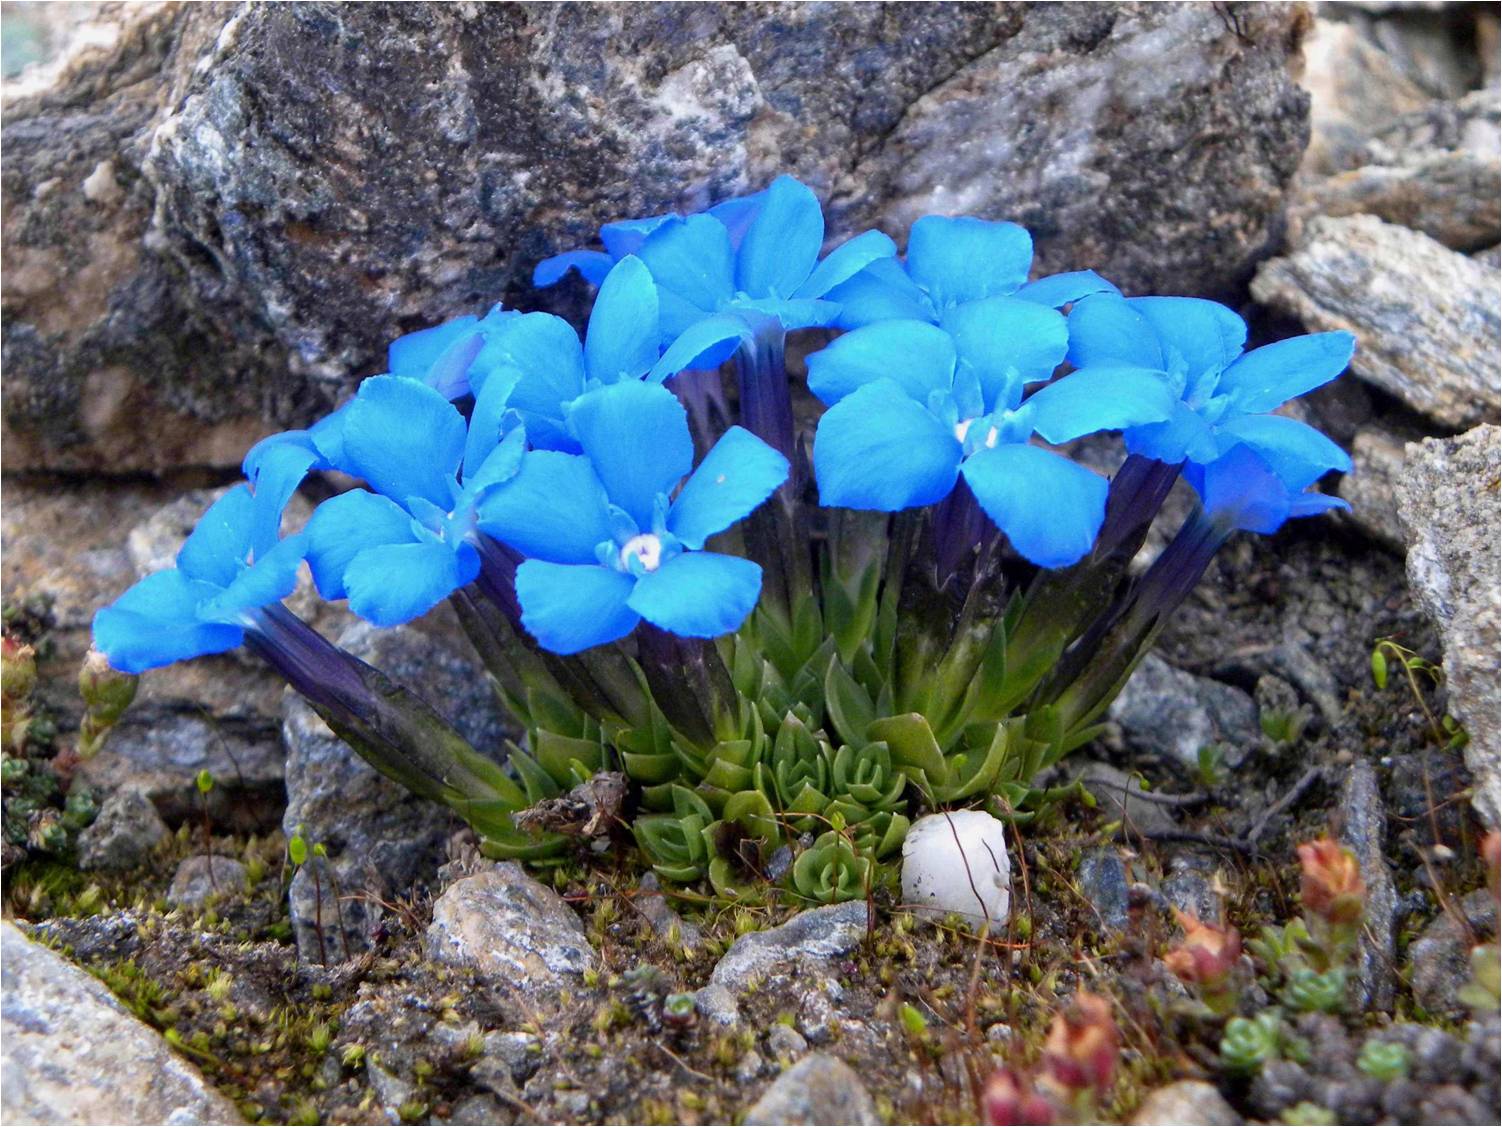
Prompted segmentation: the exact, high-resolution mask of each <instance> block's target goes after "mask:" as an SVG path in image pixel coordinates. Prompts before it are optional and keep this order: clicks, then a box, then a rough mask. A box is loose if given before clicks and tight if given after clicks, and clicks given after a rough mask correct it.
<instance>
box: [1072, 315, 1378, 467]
mask: <svg viewBox="0 0 1502 1127" xmlns="http://www.w3.org/2000/svg"><path fill="white" fill-rule="evenodd" d="M1245 343H1246V322H1244V321H1243V320H1242V319H1241V318H1240V317H1238V316H1237V315H1236V314H1235V312H1233V311H1232V310H1230V309H1227V308H1226V307H1225V306H1223V305H1219V304H1217V303H1215V302H1213V301H1203V300H1200V299H1198V298H1187V297H1135V298H1122V297H1120V296H1118V295H1114V294H1098V295H1095V296H1092V297H1087V298H1085V299H1084V300H1082V301H1080V302H1078V303H1077V304H1076V305H1075V306H1074V308H1073V309H1071V310H1070V313H1069V361H1070V363H1072V364H1074V365H1075V367H1077V368H1080V369H1082V370H1089V369H1091V368H1094V367H1110V368H1113V369H1120V368H1123V367H1127V368H1133V369H1136V370H1141V371H1155V372H1162V373H1164V374H1166V375H1167V376H1168V378H1169V380H1170V381H1171V382H1172V385H1173V387H1174V389H1175V391H1176V393H1177V396H1178V402H1177V403H1176V404H1175V406H1174V411H1173V414H1172V416H1171V417H1170V418H1168V419H1166V420H1164V421H1163V422H1161V423H1155V424H1153V425H1150V426H1141V427H1132V428H1130V429H1128V430H1127V431H1126V433H1125V438H1126V443H1127V448H1128V449H1129V450H1131V451H1132V452H1133V453H1137V454H1142V455H1144V456H1145V457H1149V458H1156V459H1158V460H1159V461H1163V462H1168V463H1177V462H1182V461H1185V460H1186V459H1187V460H1188V461H1189V462H1191V463H1199V464H1205V463H1208V462H1212V461H1214V460H1215V459H1216V458H1218V457H1220V456H1221V455H1222V454H1224V453H1225V452H1226V451H1227V450H1229V449H1230V448H1231V447H1233V446H1235V445H1237V444H1238V443H1240V444H1244V445H1246V446H1249V447H1250V448H1251V449H1252V450H1254V451H1255V452H1256V453H1257V454H1258V455H1260V456H1261V457H1262V459H1263V460H1264V461H1266V462H1267V464H1268V465H1270V466H1271V467H1272V468H1273V470H1274V471H1275V472H1276V473H1277V474H1278V476H1279V477H1280V478H1282V480H1283V481H1284V482H1285V483H1286V484H1287V485H1288V487H1289V488H1290V489H1294V490H1301V489H1303V488H1304V487H1305V486H1307V485H1309V484H1311V483H1312V482H1313V481H1315V480H1316V479H1317V478H1319V477H1320V476H1321V475H1322V474H1324V473H1326V472H1328V471H1329V470H1341V471H1346V470H1349V469H1350V468H1351V460H1350V458H1349V457H1347V455H1346V453H1345V451H1344V450H1342V449H1341V448H1340V447H1339V446H1337V445H1335V443H1333V442H1331V441H1330V440H1329V439H1328V438H1326V437H1325V436H1324V435H1323V434H1321V433H1320V432H1319V431H1317V430H1315V429H1314V428H1313V427H1311V426H1307V425H1306V424H1304V423H1301V422H1298V421H1297V420H1295V419H1289V418H1285V417H1283V416H1281V415H1274V414H1271V412H1272V411H1274V410H1276V409H1277V408H1278V407H1280V406H1282V405H1283V404H1284V403H1286V402H1287V401H1288V400H1290V399H1293V398H1295V397H1297V396H1300V395H1303V394H1304V393H1305V392H1308V391H1312V390H1313V389H1314V388H1317V387H1319V386H1321V385H1323V384H1326V383H1328V382H1329V381H1330V380H1333V379H1334V378H1335V377H1336V376H1338V375H1340V373H1341V372H1343V371H1345V369H1346V366H1347V365H1348V364H1349V363H1350V361H1351V354H1352V351H1353V350H1354V348H1355V344H1356V340H1355V337H1353V336H1352V335H1351V334H1350V333H1345V332H1331V333H1313V334H1310V335H1308V336H1301V337H1292V338H1290V339H1288V340H1283V341H1278V342H1277V343H1275V344H1269V345H1264V346H1263V347H1261V348H1257V349H1253V350H1252V351H1251V352H1243V351H1242V347H1243V345H1245Z"/></svg>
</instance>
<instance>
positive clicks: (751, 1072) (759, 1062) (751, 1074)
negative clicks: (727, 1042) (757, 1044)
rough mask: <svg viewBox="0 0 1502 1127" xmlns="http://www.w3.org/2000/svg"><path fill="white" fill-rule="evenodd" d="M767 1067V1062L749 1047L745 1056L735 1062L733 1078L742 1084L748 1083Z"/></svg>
mask: <svg viewBox="0 0 1502 1127" xmlns="http://www.w3.org/2000/svg"><path fill="white" fill-rule="evenodd" d="M766 1067H767V1062H766V1061H765V1060H763V1059H762V1056H761V1054H760V1053H758V1052H757V1051H756V1050H755V1049H751V1050H750V1051H749V1052H747V1053H746V1055H745V1056H743V1057H741V1059H740V1060H738V1061H736V1062H735V1078H736V1079H737V1080H739V1081H740V1082H741V1083H742V1084H749V1083H751V1081H753V1080H755V1079H756V1078H757V1077H758V1076H760V1075H761V1074H762V1073H763V1072H764V1071H765V1070H766Z"/></svg>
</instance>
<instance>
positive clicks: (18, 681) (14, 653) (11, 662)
mask: <svg viewBox="0 0 1502 1127" xmlns="http://www.w3.org/2000/svg"><path fill="white" fill-rule="evenodd" d="M36 683H37V662H36V651H35V650H34V649H32V648H31V647H30V646H23V645H22V644H21V643H19V642H17V641H16V640H15V639H14V638H11V637H9V636H6V637H4V638H0V693H3V694H4V697H5V700H6V703H13V702H14V703H20V702H21V701H24V700H25V699H26V698H27V697H29V696H31V691H32V689H34V688H36Z"/></svg>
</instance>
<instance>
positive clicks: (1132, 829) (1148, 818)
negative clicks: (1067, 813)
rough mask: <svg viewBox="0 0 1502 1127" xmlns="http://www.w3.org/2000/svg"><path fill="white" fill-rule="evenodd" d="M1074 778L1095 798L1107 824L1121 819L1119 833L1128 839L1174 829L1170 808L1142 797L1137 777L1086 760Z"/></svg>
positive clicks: (1106, 764)
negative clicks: (1137, 835) (1132, 836)
mask: <svg viewBox="0 0 1502 1127" xmlns="http://www.w3.org/2000/svg"><path fill="white" fill-rule="evenodd" d="M1076 774H1077V777H1078V778H1080V779H1082V780H1083V781H1084V784H1085V789H1086V790H1088V791H1089V792H1090V793H1091V794H1092V795H1093V796H1094V797H1095V801H1096V802H1097V803H1098V804H1099V806H1100V810H1101V813H1102V814H1103V815H1104V816H1105V817H1106V818H1107V819H1110V820H1116V819H1120V820H1121V822H1122V832H1123V833H1125V834H1127V835H1128V836H1131V835H1132V834H1150V833H1158V832H1161V831H1165V830H1171V829H1173V827H1174V819H1173V814H1172V813H1170V808H1169V807H1167V806H1163V805H1162V804H1160V803H1157V802H1153V801H1151V800H1150V799H1146V798H1143V797H1141V795H1142V780H1141V779H1140V778H1139V777H1138V776H1136V775H1132V774H1128V773H1127V772H1126V771H1123V770H1122V769H1121V768H1120V767H1115V766H1112V765H1111V764H1109V763H1098V762H1094V761H1089V760H1087V761H1086V762H1085V763H1083V764H1081V766H1080V769H1079V771H1078V772H1077V773H1076Z"/></svg>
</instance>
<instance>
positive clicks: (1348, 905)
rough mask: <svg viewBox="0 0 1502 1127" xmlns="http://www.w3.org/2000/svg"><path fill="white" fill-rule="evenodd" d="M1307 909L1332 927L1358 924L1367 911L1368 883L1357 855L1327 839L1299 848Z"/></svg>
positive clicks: (1301, 895) (1301, 890)
mask: <svg viewBox="0 0 1502 1127" xmlns="http://www.w3.org/2000/svg"><path fill="white" fill-rule="evenodd" d="M1298 852H1299V864H1300V865H1301V866H1303V870H1304V872H1303V878H1302V880H1301V881H1300V883H1299V900H1300V902H1302V903H1303V905H1304V910H1305V911H1308V912H1312V913H1313V914H1314V915H1316V916H1319V917H1320V918H1321V919H1323V920H1324V921H1325V922H1326V923H1329V924H1332V925H1342V924H1355V923H1359V922H1360V921H1361V917H1362V916H1363V915H1364V914H1365V912H1366V884H1365V883H1364V882H1363V881H1362V879H1361V866H1360V865H1358V864H1357V862H1356V854H1354V853H1352V852H1351V851H1350V850H1349V849H1345V848H1343V847H1341V846H1340V845H1337V844H1336V843H1335V842H1334V841H1332V840H1331V839H1330V838H1328V837H1322V838H1319V839H1318V840H1317V841H1311V842H1306V843H1305V844H1303V845H1301V846H1299V848H1298Z"/></svg>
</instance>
